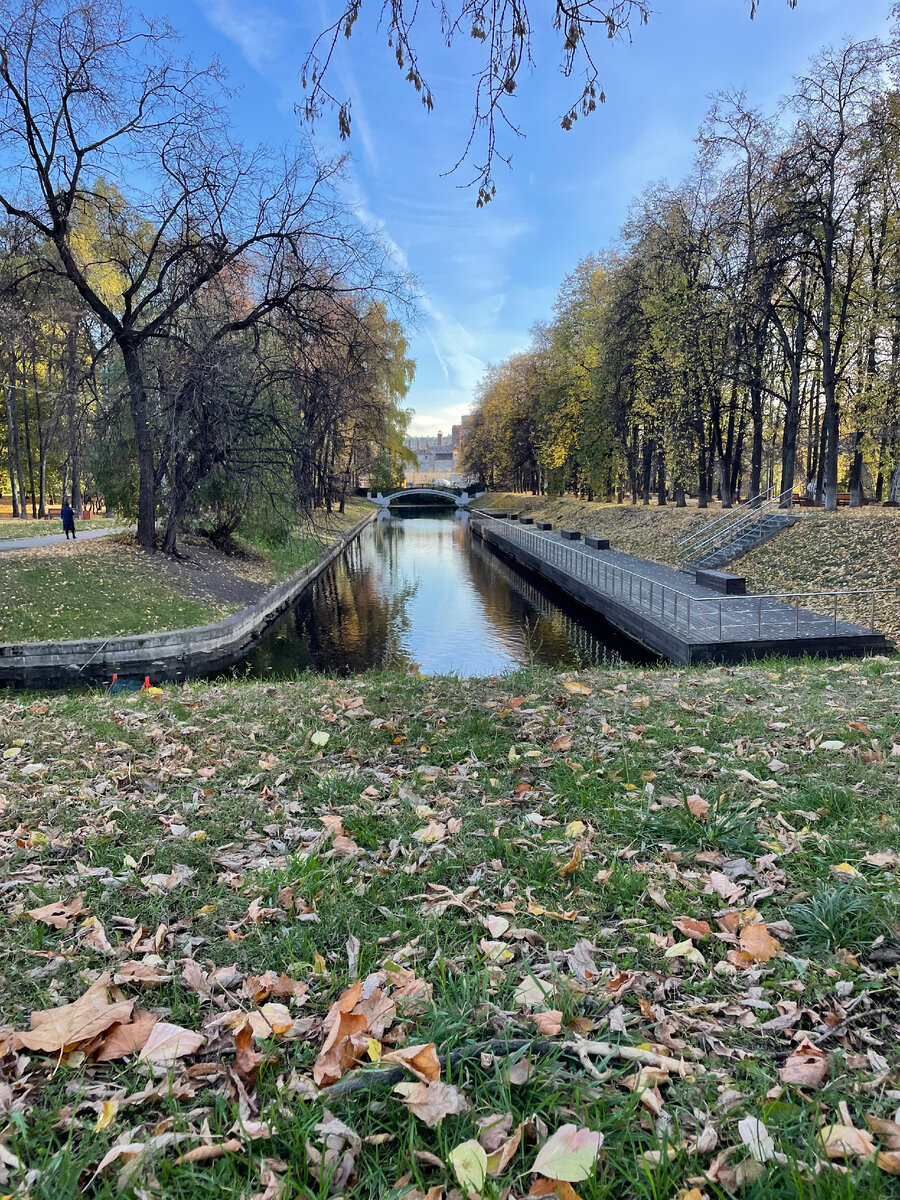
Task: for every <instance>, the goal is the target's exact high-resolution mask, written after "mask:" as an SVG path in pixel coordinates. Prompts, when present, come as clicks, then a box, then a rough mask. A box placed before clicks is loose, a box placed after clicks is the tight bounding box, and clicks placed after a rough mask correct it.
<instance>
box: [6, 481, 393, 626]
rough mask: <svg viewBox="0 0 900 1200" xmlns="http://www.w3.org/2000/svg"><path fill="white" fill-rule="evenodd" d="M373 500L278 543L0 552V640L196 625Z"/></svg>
mask: <svg viewBox="0 0 900 1200" xmlns="http://www.w3.org/2000/svg"><path fill="white" fill-rule="evenodd" d="M370 510H371V505H369V504H367V503H365V502H351V503H349V504H348V505H347V511H346V513H344V514H338V513H334V514H332V516H331V517H329V518H328V519H327V520H326V519H325V517H324V516H323V517H322V518H321V519H317V520H316V522H315V524H314V525H313V526H306V527H303V528H298V530H297V531H296V532H295V533H294V534H293V535H292V536H291V537H290V538H289V539H288V540H286V541H283V542H280V543H279V544H277V545H272V544H269V543H266V542H262V541H247V542H243V543H241V542H239V543H238V545H239V549H240V553H237V554H234V555H228V554H222V553H220V552H219V551H217V550H215V549H214V548H213V547H212V546H211V545H210V543H209V542H208V541H206V540H204V539H202V538H191V537H187V538H185V539H183V542H182V545H181V547H180V551H179V558H177V559H171V558H168V557H166V556H164V555H162V554H156V555H148V554H145V553H144V552H143V551H142V550H141V549H140V547H139V546H138V545H137V542H136V541H135V540H134V538H133V537H131V536H130V535H127V534H126V535H121V536H119V535H115V534H113V535H111V536H109V537H106V538H96V539H94V540H90V541H89V540H82V541H76V542H67V543H64V544H61V545H55V546H42V547H36V548H34V549H30V550H24V551H22V552H21V553H19V552H18V551H12V552H8V553H5V554H3V556H2V558H0V642H18V641H45V640H55V641H59V640H66V639H70V638H83V637H115V636H118V635H123V634H130V633H153V632H160V631H163V630H167V629H184V628H187V627H188V626H191V625H204V624H207V623H208V622H210V621H217V620H219V619H220V618H221V617H224V616H227V615H228V614H229V613H232V612H235V611H237V610H238V609H240V608H243V607H244V606H245V605H247V604H250V603H252V602H253V601H254V600H256V599H258V598H259V597H260V596H262V595H263V594H264V593H265V592H266V590H267V589H268V588H270V587H271V586H272V585H273V584H274V583H277V582H278V581H280V580H282V579H285V578H287V576H288V575H291V574H292V573H293V572H294V571H298V570H300V569H301V568H302V567H304V566H306V565H308V564H309V563H311V562H314V561H315V560H316V559H317V558H318V557H319V555H320V554H321V553H322V548H323V546H325V545H327V544H328V543H329V542H330V541H331V539H332V538H333V537H334V536H335V535H336V534H337V533H338V532H342V531H346V530H347V529H349V528H350V527H351V526H353V525H354V524H355V523H356V522H357V521H359V520H360V519H361V518H362V517H363V516H364V515H365V514H366V512H368V511H370Z"/></svg>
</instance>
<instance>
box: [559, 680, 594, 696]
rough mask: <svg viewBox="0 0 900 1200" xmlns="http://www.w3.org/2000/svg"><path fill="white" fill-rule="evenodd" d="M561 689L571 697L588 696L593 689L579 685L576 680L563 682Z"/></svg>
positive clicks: (583, 684) (582, 684) (584, 684)
mask: <svg viewBox="0 0 900 1200" xmlns="http://www.w3.org/2000/svg"><path fill="white" fill-rule="evenodd" d="M563 687H564V688H565V689H566V691H567V692H569V693H570V694H571V695H573V696H590V695H591V694H592V693H593V688H589V687H588V686H587V684H586V683H579V682H578V680H577V679H566V680H564V681H563Z"/></svg>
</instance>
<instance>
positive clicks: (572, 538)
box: [559, 529, 581, 542]
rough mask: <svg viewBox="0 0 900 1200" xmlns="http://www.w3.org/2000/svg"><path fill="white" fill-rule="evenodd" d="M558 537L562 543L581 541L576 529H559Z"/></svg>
mask: <svg viewBox="0 0 900 1200" xmlns="http://www.w3.org/2000/svg"><path fill="white" fill-rule="evenodd" d="M559 536H560V537H561V538H562V540H563V541H564V542H580V541H581V534H580V533H579V532H578V530H577V529H561V530H560V531H559Z"/></svg>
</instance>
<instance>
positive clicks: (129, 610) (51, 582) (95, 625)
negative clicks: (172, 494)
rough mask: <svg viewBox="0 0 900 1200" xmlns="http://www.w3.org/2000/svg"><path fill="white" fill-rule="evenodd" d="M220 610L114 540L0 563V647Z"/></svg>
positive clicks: (167, 623)
mask: <svg viewBox="0 0 900 1200" xmlns="http://www.w3.org/2000/svg"><path fill="white" fill-rule="evenodd" d="M225 611H226V610H219V609H216V608H215V607H212V606H206V605H203V604H198V603H197V602H196V601H194V600H190V599H188V598H186V597H185V596H183V595H182V594H181V593H180V592H179V591H177V590H176V589H175V588H174V587H171V586H168V585H167V584H166V583H165V581H164V580H162V579H161V578H160V577H159V573H158V572H157V571H156V570H155V569H154V566H153V564H152V562H151V561H150V560H148V558H147V556H145V555H144V554H142V553H141V551H139V550H136V549H134V548H133V547H131V546H129V545H128V544H126V543H125V542H124V541H121V540H120V539H118V538H116V537H115V535H113V536H112V537H109V538H98V539H96V540H94V541H92V542H70V543H67V544H62V545H58V546H44V547H41V548H40V549H36V550H29V551H25V552H24V553H22V554H19V553H17V552H9V553H6V554H4V555H3V556H2V560H0V642H16V641H31V642H39V641H64V640H68V639H71V638H82V637H107V636H108V637H113V636H115V635H116V634H125V633H145V632H147V633H149V632H155V631H160V630H165V629H182V628H184V627H185V626H187V625H204V624H206V623H207V622H208V621H216V620H218V619H219V617H220V616H223V615H224V613H225Z"/></svg>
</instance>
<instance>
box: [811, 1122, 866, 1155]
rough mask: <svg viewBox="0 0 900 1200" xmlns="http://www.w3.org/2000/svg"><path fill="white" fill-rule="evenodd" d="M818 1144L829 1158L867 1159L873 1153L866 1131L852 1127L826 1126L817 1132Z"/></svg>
mask: <svg viewBox="0 0 900 1200" xmlns="http://www.w3.org/2000/svg"><path fill="white" fill-rule="evenodd" d="M819 1142H820V1144H821V1146H822V1149H823V1150H824V1151H825V1153H826V1154H827V1155H828V1157H829V1158H868V1157H869V1155H870V1154H874V1153H875V1143H874V1142H873V1141H872V1139H871V1138H870V1137H869V1135H868V1134H867V1133H866V1131H865V1130H864V1129H856V1128H855V1127H854V1126H853V1125H826V1126H824V1127H823V1128H822V1129H820V1130H819Z"/></svg>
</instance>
